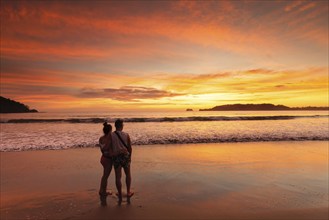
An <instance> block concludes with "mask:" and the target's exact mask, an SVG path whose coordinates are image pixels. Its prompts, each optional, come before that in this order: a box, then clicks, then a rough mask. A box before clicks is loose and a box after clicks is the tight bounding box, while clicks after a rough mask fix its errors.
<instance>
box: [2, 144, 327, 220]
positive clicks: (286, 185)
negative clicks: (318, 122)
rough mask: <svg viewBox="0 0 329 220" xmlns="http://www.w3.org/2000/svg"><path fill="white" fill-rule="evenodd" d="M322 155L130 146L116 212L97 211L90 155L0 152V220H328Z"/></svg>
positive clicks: (307, 149) (94, 155)
mask: <svg viewBox="0 0 329 220" xmlns="http://www.w3.org/2000/svg"><path fill="white" fill-rule="evenodd" d="M328 149H329V148H328V142H327V141H313V142H257V143H221V144H188V145H154V146H136V147H134V152H133V163H132V175H133V183H132V188H133V190H134V192H135V195H134V196H133V197H132V198H131V203H130V204H128V203H127V202H126V199H124V202H123V203H122V204H121V206H118V205H117V203H116V201H117V198H116V197H115V196H114V195H112V196H109V197H108V198H107V206H101V205H100V202H99V198H98V194H97V193H98V188H99V181H100V178H101V173H102V170H101V169H102V167H101V165H100V163H99V157H100V153H99V150H98V149H97V148H86V149H70V150H53V151H26V152H2V153H0V156H1V219H307V220H309V219H328V195H329V194H328ZM123 183H124V179H123ZM108 189H109V190H111V191H113V192H115V185H114V172H113V171H112V173H111V176H110V178H109V185H108ZM113 194H115V193H113Z"/></svg>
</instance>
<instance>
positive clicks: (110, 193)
mask: <svg viewBox="0 0 329 220" xmlns="http://www.w3.org/2000/svg"><path fill="white" fill-rule="evenodd" d="M98 194H99V195H100V196H104V197H106V196H110V195H112V192H105V193H101V192H99V193H98Z"/></svg>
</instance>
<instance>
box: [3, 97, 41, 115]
mask: <svg viewBox="0 0 329 220" xmlns="http://www.w3.org/2000/svg"><path fill="white" fill-rule="evenodd" d="M27 112H38V111H37V110H35V109H30V108H29V106H27V105H24V104H22V103H20V102H16V101H14V100H11V99H7V98H5V97H2V96H0V113H27Z"/></svg>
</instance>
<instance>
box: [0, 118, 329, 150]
mask: <svg viewBox="0 0 329 220" xmlns="http://www.w3.org/2000/svg"><path fill="white" fill-rule="evenodd" d="M117 118H122V119H124V121H125V126H124V131H126V132H128V133H129V134H130V137H131V140H132V144H133V145H156V144H161V145H163V144H186V143H220V142H263V141H310V140H323V141H328V140H329V112H328V111H228V112H224V111H207V112H205V111H187V112H185V111H182V112H178V111H177V112H108V113H24V114H0V126H1V131H0V136H1V143H0V151H2V152H8V151H27V150H57V149H68V148H79V147H97V143H98V139H99V137H100V136H101V135H102V128H103V125H102V124H103V122H104V121H107V122H109V123H111V124H112V126H113V127H114V121H115V120H116V119H117Z"/></svg>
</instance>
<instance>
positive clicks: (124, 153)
mask: <svg viewBox="0 0 329 220" xmlns="http://www.w3.org/2000/svg"><path fill="white" fill-rule="evenodd" d="M115 129H116V130H115V131H114V132H112V133H111V136H112V147H113V155H114V156H113V165H114V169H115V184H116V187H117V190H118V194H117V195H118V198H119V201H118V203H119V204H121V202H122V184H121V173H122V168H123V170H124V171H125V174H126V186H127V201H128V202H130V197H132V196H133V195H134V192H132V191H130V186H131V173H130V162H131V155H132V148H131V141H130V137H129V134H128V133H126V132H123V131H122V130H123V120H122V119H117V120H116V121H115Z"/></svg>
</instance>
